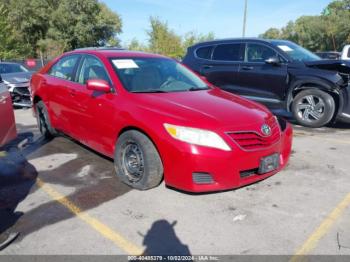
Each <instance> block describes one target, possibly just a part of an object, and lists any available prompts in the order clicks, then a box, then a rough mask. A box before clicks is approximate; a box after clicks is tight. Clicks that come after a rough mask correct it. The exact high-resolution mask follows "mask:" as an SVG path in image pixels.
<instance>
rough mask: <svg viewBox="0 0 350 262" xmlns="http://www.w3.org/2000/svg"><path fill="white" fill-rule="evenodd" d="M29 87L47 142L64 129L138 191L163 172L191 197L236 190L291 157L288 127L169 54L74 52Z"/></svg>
mask: <svg viewBox="0 0 350 262" xmlns="http://www.w3.org/2000/svg"><path fill="white" fill-rule="evenodd" d="M31 89H32V99H33V103H34V107H33V108H34V111H35V114H36V117H37V119H38V123H39V129H40V130H41V132H42V133H43V134H44V135H45V136H52V135H55V134H57V133H58V132H62V133H65V134H67V135H69V136H71V137H73V138H75V139H76V140H78V141H80V142H81V143H83V144H85V145H87V146H89V147H91V148H93V149H94V150H96V151H98V152H100V153H102V154H104V155H106V156H108V157H111V158H114V165H115V169H116V174H117V176H118V177H119V178H120V179H121V180H122V181H123V182H124V183H126V184H128V185H129V186H131V187H134V188H137V189H141V190H145V189H149V188H152V187H155V186H157V185H158V184H159V183H160V182H161V181H162V179H163V174H164V180H165V183H166V184H167V185H169V186H172V187H175V188H179V189H182V190H186V191H192V192H203V191H217V190H225V189H230V188H236V187H240V186H243V185H246V184H250V183H253V182H255V181H258V180H261V179H264V178H266V177H268V176H271V175H273V174H275V173H276V172H278V171H279V170H281V169H282V168H283V167H284V166H285V165H286V163H287V161H288V159H289V156H290V152H291V143H292V129H291V126H290V125H289V124H288V123H287V122H286V121H284V120H283V119H277V118H276V117H275V116H273V115H272V114H271V112H270V111H269V110H267V109H266V108H265V107H264V106H263V105H260V104H257V103H254V102H252V101H249V100H246V99H244V98H240V97H238V96H235V95H233V94H229V93H227V92H224V91H222V90H221V89H219V88H216V87H214V86H211V85H210V84H209V83H208V82H206V81H203V80H202V79H201V78H199V77H198V76H197V75H196V74H194V73H193V72H191V71H190V70H189V69H187V68H186V67H185V66H183V65H181V64H180V63H178V62H176V61H175V60H173V59H169V58H166V57H163V56H159V55H154V54H147V53H141V52H131V51H123V50H119V51H118V50H108V49H96V48H95V49H91V50H76V51H73V52H69V53H66V54H64V55H62V56H61V57H59V58H57V59H55V60H54V61H53V62H51V63H49V64H48V65H47V66H45V67H44V68H43V69H42V70H41V71H39V72H38V73H37V74H34V75H33V77H32V80H31Z"/></svg>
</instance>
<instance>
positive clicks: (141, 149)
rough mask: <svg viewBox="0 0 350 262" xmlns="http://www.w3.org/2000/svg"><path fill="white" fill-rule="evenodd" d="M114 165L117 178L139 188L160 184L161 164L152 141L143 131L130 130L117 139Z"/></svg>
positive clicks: (161, 175) (144, 188)
mask: <svg viewBox="0 0 350 262" xmlns="http://www.w3.org/2000/svg"><path fill="white" fill-rule="evenodd" d="M115 148H116V149H115V153H114V167H115V171H116V174H117V176H118V178H119V179H120V180H121V181H122V182H124V183H125V184H127V185H129V186H131V187H133V188H135V189H139V190H148V189H151V188H153V187H156V186H158V185H159V184H160V182H161V181H162V178H163V164H162V161H161V159H160V156H159V154H158V151H157V149H156V148H155V146H154V144H153V143H152V141H151V140H150V139H149V138H148V137H147V136H146V135H144V134H143V133H141V132H139V131H136V130H130V131H126V132H125V133H123V134H122V135H121V136H120V137H119V138H118V141H117V144H116V147H115Z"/></svg>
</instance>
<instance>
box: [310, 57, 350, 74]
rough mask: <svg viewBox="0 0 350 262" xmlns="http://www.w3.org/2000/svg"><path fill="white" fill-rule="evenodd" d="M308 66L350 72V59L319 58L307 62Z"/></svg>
mask: <svg viewBox="0 0 350 262" xmlns="http://www.w3.org/2000/svg"><path fill="white" fill-rule="evenodd" d="M305 65H306V66H308V67H313V68H319V69H324V70H330V71H337V72H340V73H345V74H350V61H345V60H319V61H308V62H305Z"/></svg>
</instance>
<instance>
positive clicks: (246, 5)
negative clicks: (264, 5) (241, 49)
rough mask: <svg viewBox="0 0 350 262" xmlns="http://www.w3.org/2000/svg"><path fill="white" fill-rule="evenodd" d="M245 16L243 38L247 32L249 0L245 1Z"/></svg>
mask: <svg viewBox="0 0 350 262" xmlns="http://www.w3.org/2000/svg"><path fill="white" fill-rule="evenodd" d="M244 1H245V2H244V15H243V34H242V36H243V37H245V30H246V24H247V9H248V0H244Z"/></svg>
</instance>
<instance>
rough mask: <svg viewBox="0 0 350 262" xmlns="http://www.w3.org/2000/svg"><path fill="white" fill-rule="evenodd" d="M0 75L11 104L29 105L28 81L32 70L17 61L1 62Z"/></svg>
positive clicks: (30, 104)
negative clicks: (9, 95)
mask: <svg viewBox="0 0 350 262" xmlns="http://www.w3.org/2000/svg"><path fill="white" fill-rule="evenodd" d="M0 75H1V76H2V79H3V82H4V84H5V85H6V86H7V88H8V90H9V92H10V94H11V98H12V103H13V105H14V106H18V107H31V106H32V103H31V101H30V92H29V81H30V78H31V77H32V72H30V71H28V70H27V69H26V68H25V67H24V66H22V65H20V64H17V63H9V62H1V63H0Z"/></svg>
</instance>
